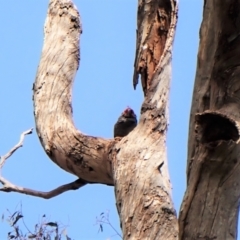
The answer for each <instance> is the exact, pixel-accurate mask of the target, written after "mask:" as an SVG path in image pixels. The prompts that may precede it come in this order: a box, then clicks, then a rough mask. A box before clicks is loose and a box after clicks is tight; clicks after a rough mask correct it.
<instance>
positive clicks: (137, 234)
mask: <svg viewBox="0 0 240 240" xmlns="http://www.w3.org/2000/svg"><path fill="white" fill-rule="evenodd" d="M176 19H177V6H176V2H175V1H174V0H161V1H159V0H151V1H148V2H145V1H142V0H139V8H138V35H137V52H136V61H135V75H134V80H135V81H136V80H137V75H138V74H141V75H142V79H144V81H145V82H144V83H146V84H147V85H146V86H147V87H144V94H145V95H146V97H145V100H144V103H143V105H142V108H141V117H140V122H139V124H138V126H137V127H136V128H135V129H134V130H133V131H132V132H131V133H130V134H129V135H127V136H126V137H124V138H122V139H121V138H116V139H112V140H107V139H102V138H96V137H91V136H86V135H84V134H82V133H81V132H80V131H78V130H77V129H76V128H75V126H74V123H73V120H72V107H71V89H72V83H73V78H74V76H75V73H76V71H77V69H78V65H79V35H80V33H81V23H80V20H79V14H78V11H77V9H76V7H75V6H74V5H73V3H72V1H70V0H51V1H50V4H49V10H48V16H47V20H46V24H45V38H44V46H43V50H42V56H41V60H40V64H39V67H38V72H37V77H36V81H35V84H34V87H33V90H34V115H35V120H36V126H37V133H38V136H39V139H40V141H41V144H42V146H43V148H44V149H45V151H46V153H47V155H48V156H49V157H50V158H51V159H52V160H53V161H54V162H55V163H56V164H57V165H58V166H60V167H61V168H63V169H64V170H66V171H68V172H70V173H72V174H75V175H76V176H78V177H79V178H80V179H83V180H84V181H87V182H91V183H93V182H95V183H103V184H109V185H113V184H114V185H115V194H116V202H117V208H118V212H119V216H120V220H121V226H122V230H123V238H124V239H151V240H153V239H169V240H170V239H177V237H178V223H177V218H176V213H175V210H174V207H173V203H172V199H171V185H170V181H169V175H168V168H167V165H168V164H167V157H166V132H167V126H168V94H169V84H170V79H171V56H172V43H173V38H174V33H175V27H176V21H177V20H176ZM143 63H145V64H144V65H143ZM139 64H140V65H141V66H140V65H139ZM139 66H140V67H139ZM134 84H135V85H136V82H135V83H134Z"/></svg>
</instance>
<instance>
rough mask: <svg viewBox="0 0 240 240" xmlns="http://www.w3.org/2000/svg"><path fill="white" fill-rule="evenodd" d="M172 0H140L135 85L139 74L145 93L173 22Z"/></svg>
mask: <svg viewBox="0 0 240 240" xmlns="http://www.w3.org/2000/svg"><path fill="white" fill-rule="evenodd" d="M171 12H172V6H171V1H156V0H150V1H144V0H139V1H138V21H137V27H138V28H137V48H136V56H135V63H134V76H133V86H134V88H136V85H137V84H138V75H139V74H141V82H142V88H143V92H144V95H146V94H147V90H148V89H149V87H150V85H151V82H152V81H153V75H154V72H155V71H156V69H157V66H158V64H159V59H160V58H161V56H162V54H163V51H164V48H165V44H166V41H167V36H168V32H169V28H170V24H171V20H172V19H171Z"/></svg>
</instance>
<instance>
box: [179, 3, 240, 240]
mask: <svg viewBox="0 0 240 240" xmlns="http://www.w3.org/2000/svg"><path fill="white" fill-rule="evenodd" d="M239 9H240V1H239V0H228V1H225V0H221V1H219V0H211V1H204V13H203V22H202V25H201V30H200V46H199V52H198V63H197V73H196V79H195V86H194V94H193V100H192V109H191V119H190V128H189V143H188V147H189V149H188V169H187V173H188V178H187V184H188V186H187V191H186V193H185V196H184V200H183V203H182V206H181V211H180V217H179V225H180V239H184V240H186V239H189V240H192V239H218V240H226V239H228V240H231V239H237V222H238V209H239V195H240V177H239V176H240V167H239V161H240V158H239V153H240V148H239V123H240V111H239V110H240V91H239V89H240V80H239V79H240V67H239V66H240V58H239V54H240V38H239V33H240V14H239Z"/></svg>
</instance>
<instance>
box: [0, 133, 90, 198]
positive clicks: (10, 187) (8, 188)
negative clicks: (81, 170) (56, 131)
mask: <svg viewBox="0 0 240 240" xmlns="http://www.w3.org/2000/svg"><path fill="white" fill-rule="evenodd" d="M32 131H33V128H31V129H29V130H27V131H25V132H23V133H22V134H21V136H20V140H19V142H18V143H17V144H16V145H15V146H14V147H13V148H12V149H11V150H10V151H9V152H8V153H7V154H5V155H4V156H2V157H1V162H0V170H1V168H2V167H3V165H4V163H5V162H6V160H7V159H8V158H9V157H11V156H12V154H13V153H14V152H15V151H16V150H17V149H19V148H20V147H22V146H23V141H24V137H25V135H27V134H31V133H32ZM0 183H2V185H3V187H2V188H0V191H2V192H18V193H23V194H27V195H31V196H34V197H40V198H45V199H49V198H53V197H56V196H57V195H60V194H62V193H64V192H66V191H69V190H76V189H79V188H80V187H83V186H85V185H86V184H87V182H86V181H84V180H83V179H80V178H79V179H77V180H76V181H74V182H71V183H68V184H65V185H62V186H60V187H57V188H55V189H53V190H51V191H49V192H41V191H36V190H33V189H29V188H24V187H20V186H17V185H14V184H13V183H11V182H9V181H8V180H7V179H5V178H4V177H2V176H1V175H0Z"/></svg>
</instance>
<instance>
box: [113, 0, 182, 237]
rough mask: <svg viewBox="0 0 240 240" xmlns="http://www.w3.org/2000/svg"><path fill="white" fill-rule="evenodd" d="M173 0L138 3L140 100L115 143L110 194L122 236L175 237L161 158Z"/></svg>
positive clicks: (165, 169) (163, 156)
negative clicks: (133, 122) (130, 125)
mask: <svg viewBox="0 0 240 240" xmlns="http://www.w3.org/2000/svg"><path fill="white" fill-rule="evenodd" d="M176 14H177V7H176V3H175V1H155V0H153V1H139V5H138V30H137V33H138V34H137V52H136V60H135V72H134V85H136V83H137V75H138V74H141V78H142V86H143V90H144V94H145V100H144V102H143V105H142V108H141V117H140V121H139V124H138V126H137V127H136V128H135V129H134V130H133V131H132V132H131V133H130V134H129V135H128V136H127V137H125V138H123V139H122V141H120V142H119V143H118V144H116V147H115V152H114V156H113V167H114V183H115V195H116V201H117V209H118V213H119V216H120V220H121V225H122V230H123V236H124V239H134V240H135V239H151V240H153V239H169V240H170V239H177V238H178V224H177V218H176V213H175V210H174V207H173V203H172V199H171V185H170V180H169V174H168V167H167V166H168V163H167V156H166V133H167V127H168V95H169V84H170V79H171V56H172V43H173V37H174V32H175V27H176V18H177V17H176Z"/></svg>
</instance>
